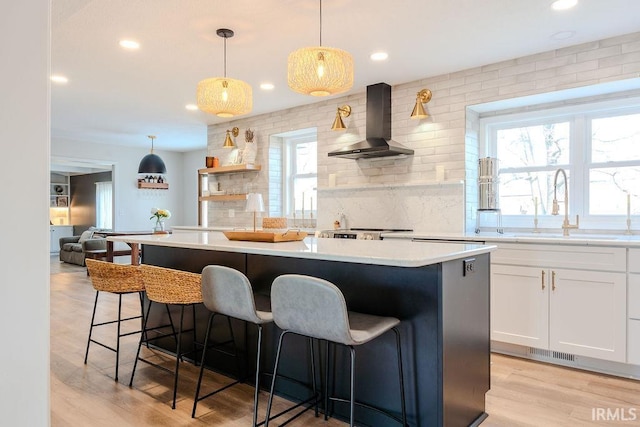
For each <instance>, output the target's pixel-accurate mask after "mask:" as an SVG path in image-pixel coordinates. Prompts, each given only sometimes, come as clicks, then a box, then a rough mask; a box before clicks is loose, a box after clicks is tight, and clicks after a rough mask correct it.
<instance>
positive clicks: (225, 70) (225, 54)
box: [224, 36, 227, 78]
mask: <svg viewBox="0 0 640 427" xmlns="http://www.w3.org/2000/svg"><path fill="white" fill-rule="evenodd" d="M224 77H225V78H226V77H227V36H224Z"/></svg>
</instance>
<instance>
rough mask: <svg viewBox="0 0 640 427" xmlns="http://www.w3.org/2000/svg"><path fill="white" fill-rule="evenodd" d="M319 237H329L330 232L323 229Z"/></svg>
mask: <svg viewBox="0 0 640 427" xmlns="http://www.w3.org/2000/svg"><path fill="white" fill-rule="evenodd" d="M318 237H320V238H322V239H327V238H328V237H329V233H327V232H326V231H321V232H320V234H319V235H318Z"/></svg>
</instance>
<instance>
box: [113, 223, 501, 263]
mask: <svg viewBox="0 0 640 427" xmlns="http://www.w3.org/2000/svg"><path fill="white" fill-rule="evenodd" d="M107 239H108V240H111V241H114V242H128V243H138V244H142V245H154V246H166V247H175V248H189V249H205V250H212V251H225V252H240V253H249V254H260V255H272V256H283V257H291V258H306V259H319V260H328V261H340V262H353V263H360V264H374V265H388V266H397V267H422V266H426V265H431V264H436V263H440V262H445V261H451V260H454V259H460V258H466V257H470V256H475V255H480V254H484V253H488V252H490V251H492V250H494V249H496V246H493V245H480V244H464V243H423V242H412V241H410V240H406V239H400V240H351V239H319V238H315V237H307V238H305V239H304V240H303V241H298V242H280V243H263V242H244V241H230V240H228V239H227V238H226V237H225V236H224V235H221V234H220V233H216V232H187V231H184V232H179V233H173V234H153V235H140V236H113V237H108V238H107Z"/></svg>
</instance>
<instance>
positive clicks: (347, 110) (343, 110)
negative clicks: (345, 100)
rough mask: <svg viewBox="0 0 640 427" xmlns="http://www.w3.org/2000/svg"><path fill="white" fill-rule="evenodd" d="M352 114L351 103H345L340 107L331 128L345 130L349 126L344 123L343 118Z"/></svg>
mask: <svg viewBox="0 0 640 427" xmlns="http://www.w3.org/2000/svg"><path fill="white" fill-rule="evenodd" d="M350 115H351V106H350V105H346V104H345V105H343V106H342V107H338V111H336V119H335V120H334V121H333V125H332V126H331V130H345V129H346V128H347V127H346V126H345V125H344V122H343V121H342V118H343V117H349V116H350Z"/></svg>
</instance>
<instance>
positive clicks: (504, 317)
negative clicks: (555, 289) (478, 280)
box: [491, 265, 549, 349]
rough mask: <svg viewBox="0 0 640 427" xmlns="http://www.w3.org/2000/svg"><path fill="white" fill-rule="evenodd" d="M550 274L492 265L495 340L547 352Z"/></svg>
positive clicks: (493, 336) (533, 269) (493, 332)
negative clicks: (548, 282)
mask: <svg viewBox="0 0 640 427" xmlns="http://www.w3.org/2000/svg"><path fill="white" fill-rule="evenodd" d="M546 276H547V271H546V270H543V269H541V268H535V267H516V266H509V265H492V266H491V339H492V340H495V341H503V342H508V343H512V344H519V345H525V346H531V347H536V348H543V349H547V348H548V346H549V304H548V303H549V296H548V295H549V293H548V290H549V288H548V286H547V283H546V282H547V277H546Z"/></svg>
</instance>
